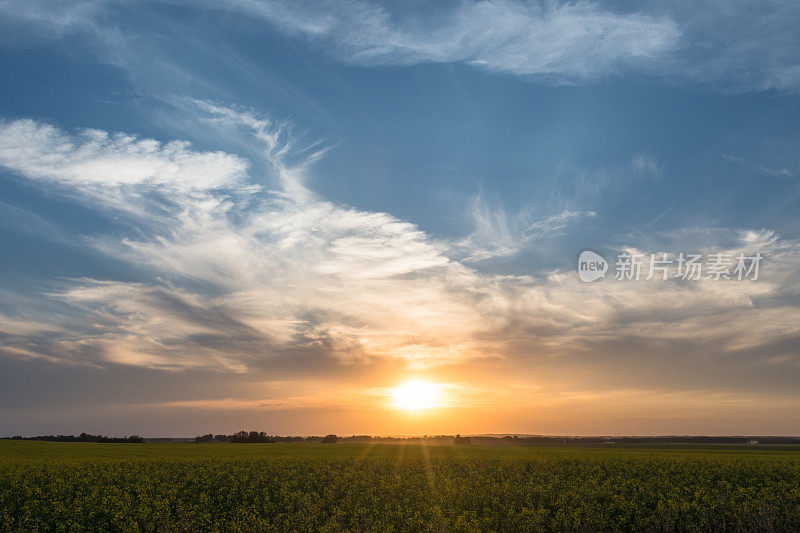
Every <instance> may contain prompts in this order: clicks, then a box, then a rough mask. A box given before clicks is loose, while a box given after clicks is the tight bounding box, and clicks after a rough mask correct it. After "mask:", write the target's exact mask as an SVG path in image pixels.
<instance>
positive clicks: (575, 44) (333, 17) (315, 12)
mask: <svg viewBox="0 0 800 533" xmlns="http://www.w3.org/2000/svg"><path fill="white" fill-rule="evenodd" d="M228 8H229V9H233V10H239V11H241V12H244V13H247V14H248V15H255V16H258V17H261V18H263V19H264V20H267V21H269V22H270V23H272V24H273V25H274V27H275V28H277V29H278V30H280V31H284V32H288V33H294V34H300V35H304V36H305V37H308V38H310V39H313V40H323V41H325V42H327V43H329V44H330V45H332V47H328V48H329V50H330V51H331V53H333V54H334V55H335V56H337V57H338V58H340V59H342V60H344V61H347V62H351V63H357V64H363V65H385V64H402V65H410V64H415V63H424V62H461V63H467V64H470V65H474V66H478V67H480V68H485V69H488V70H491V71H497V72H509V73H514V74H519V75H525V76H534V77H541V78H552V79H555V80H557V81H569V80H577V79H583V78H595V77H598V76H600V77H604V76H607V75H609V74H611V73H614V72H615V71H616V70H618V69H624V68H626V67H629V66H633V65H645V64H647V63H648V62H649V61H651V60H653V59H655V58H659V57H661V56H663V55H664V54H666V53H668V52H669V51H671V50H672V49H673V48H674V47H675V45H676V42H677V40H678V38H679V36H680V32H679V30H678V28H677V26H676V25H675V24H674V23H673V22H672V21H671V20H669V19H668V18H665V17H653V16H648V15H644V14H640V13H629V14H619V13H614V12H611V11H609V10H606V9H603V8H602V7H600V6H599V5H598V4H596V3H592V2H576V3H559V2H528V3H526V2H514V1H509V0H491V1H481V2H461V3H458V4H457V5H456V7H455V8H454V9H452V10H445V12H444V13H426V14H424V15H419V16H418V17H417V16H410V15H406V16H404V17H399V16H398V17H392V16H391V15H390V14H389V12H388V11H387V10H385V9H384V8H382V7H380V6H378V5H376V4H371V3H367V2H358V1H349V2H341V3H334V2H331V3H322V4H320V3H304V2H291V3H288V2H287V3H284V2H253V1H249V0H246V1H234V2H230V3H229V4H228Z"/></svg>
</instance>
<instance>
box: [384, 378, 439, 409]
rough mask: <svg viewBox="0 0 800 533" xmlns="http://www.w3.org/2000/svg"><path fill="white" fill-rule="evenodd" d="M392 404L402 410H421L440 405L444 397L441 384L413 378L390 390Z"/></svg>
mask: <svg viewBox="0 0 800 533" xmlns="http://www.w3.org/2000/svg"><path fill="white" fill-rule="evenodd" d="M391 395H392V405H393V406H394V407H395V408H397V409H402V410H404V411H422V410H425V409H433V408H436V407H440V406H441V405H442V401H443V399H444V393H443V391H442V386H441V385H439V384H437V383H429V382H427V381H421V380H418V379H413V380H409V381H406V382H405V383H402V384H400V385H398V386H397V387H395V388H393V389H392V390H391Z"/></svg>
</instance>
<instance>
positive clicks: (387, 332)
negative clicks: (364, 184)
mask: <svg viewBox="0 0 800 533" xmlns="http://www.w3.org/2000/svg"><path fill="white" fill-rule="evenodd" d="M195 104H196V106H197V108H198V109H199V110H200V112H201V113H205V115H206V117H207V119H208V120H209V121H210V122H208V123H209V124H213V126H214V127H216V128H222V129H225V128H243V129H244V130H245V131H249V132H251V134H252V135H253V136H254V138H255V139H258V142H260V143H261V145H262V146H263V154H262V155H263V158H264V160H265V161H266V162H267V163H269V165H270V166H271V167H272V168H273V170H274V172H275V182H274V186H275V187H274V188H271V187H270V186H269V185H268V184H263V185H258V186H256V184H255V182H256V181H257V179H256V178H255V177H254V176H252V175H251V170H248V169H249V168H251V167H249V166H248V165H247V163H246V161H244V160H242V159H241V158H239V157H237V156H233V155H231V154H225V153H221V152H198V151H195V150H194V149H192V148H191V147H190V146H188V145H186V144H185V143H177V144H174V145H170V144H163V143H160V142H156V141H152V140H147V139H139V138H136V137H133V136H129V135H120V134H111V133H99V132H91V133H89V134H87V133H86V132H78V133H68V132H64V131H61V130H58V129H57V128H55V127H53V126H49V125H46V124H42V123H38V122H34V121H28V120H23V121H14V122H6V123H3V128H2V129H0V154H2V164H3V166H5V167H6V168H8V169H11V170H12V171H13V172H15V173H16V174H18V175H19V176H21V177H23V178H26V179H29V180H31V181H32V182H34V183H42V184H48V185H52V184H57V185H58V187H59V188H60V189H61V190H63V191H64V193H65V194H69V195H71V196H73V197H75V198H77V199H78V200H79V201H82V202H84V204H85V205H86V206H87V207H89V208H91V209H96V210H100V211H110V212H125V210H127V209H128V208H127V207H126V206H128V205H129V204H135V205H137V209H138V212H137V217H136V221H135V225H136V227H137V231H136V232H132V233H130V234H125V235H120V234H116V233H113V232H108V233H104V234H103V233H101V234H95V235H90V236H84V238H85V242H86V243H87V245H88V246H90V247H91V248H92V249H93V250H94V251H99V252H101V253H103V254H105V255H106V256H108V257H110V258H113V259H114V260H115V261H116V262H118V263H119V264H125V265H131V266H135V267H136V268H137V269H139V270H140V271H142V272H143V274H142V278H143V279H142V280H141V281H135V282H134V281H129V280H122V279H114V278H110V279H70V280H59V281H57V282H53V283H52V284H51V288H50V290H49V291H48V292H47V293H46V294H42V295H39V296H38V297H39V298H40V299H41V301H46V302H48V303H47V305H39V303H40V302H35V301H34V300H35V299H36V298H37V296H35V295H31V294H28V295H27V297H26V298H27V299H18V300H16V303H14V302H15V300H14V299H13V298H9V299H6V300H5V308H4V309H3V315H4V317H5V318H7V321H6V322H7V325H6V326H5V327H3V328H0V337H2V341H3V348H2V351H3V353H4V354H5V356H7V357H14V358H33V357H39V358H43V359H46V360H49V361H53V362H68V363H72V364H91V365H99V366H103V365H120V364H122V365H128V366H133V367H145V368H151V369H167V370H187V369H214V370H220V371H226V372H244V371H248V370H254V369H259V368H263V367H265V365H276V364H278V365H280V364H284V363H285V362H286V361H290V360H296V359H309V358H310V359H312V360H317V361H321V360H329V361H331V360H332V361H338V363H339V364H345V365H354V364H363V363H368V362H371V361H386V360H391V361H399V362H402V363H403V364H408V365H411V366H425V367H432V366H437V365H458V364H463V363H464V362H465V361H467V360H472V359H474V358H494V359H496V360H505V361H507V362H515V363H513V364H525V362H526V361H536V360H539V361H545V360H549V359H554V358H555V359H558V358H568V359H569V360H571V361H576V360H578V361H582V362H583V363H584V364H587V365H591V364H593V363H592V361H595V360H604V361H608V364H609V365H611V367H615V364H616V363H614V360H615V359H617V358H620V357H630V355H629V352H631V351H637V350H638V351H640V353H639V355H640V356H642V357H646V358H647V360H648V361H650V363H651V364H652V365H654V367H659V365H661V366H663V367H664V376H669V375H672V376H673V379H674V380H675V381H674V383H680V382H681V379H684V380H685V379H687V377H686V376H682V377H681V376H675V375H674V374H670V373H669V372H673V371H674V368H673V367H674V365H673V367H670V364H672V363H671V361H673V359H674V358H676V357H680V358H681V360H682V364H683V365H684V366H685V367H692V365H707V364H709V363H708V361H709V358H711V359H716V360H719V361H727V362H729V363H730V364H731V365H732V368H733V369H734V370H731V371H730V372H733V373H734V374H736V373H738V374H739V375H741V377H742V379H744V378H745V377H746V376H750V377H752V375H753V373H755V374H757V373H758V372H771V370H769V369H770V368H773V367H774V366H775V365H778V366H780V367H781V368H783V369H784V370H785V373H786V375H793V373H794V372H796V371H797V368H798V366H797V365H798V361H797V357H798V355H797V353H796V350H794V349H793V348H792V346H793V345H792V343H791V342H790V339H792V338H794V337H793V336H798V335H800V330H798V328H797V324H800V311H798V309H799V308H798V306H797V301H798V298H800V290H799V289H798V287H799V286H800V273H798V271H797V268H796V266H793V265H796V264H798V258H800V244H798V243H797V242H794V241H786V240H782V239H780V238H778V237H777V236H775V235H774V234H772V233H771V232H768V231H745V232H738V233H737V232H733V231H730V230H719V231H717V230H706V231H705V232H704V234H703V235H704V240H705V242H706V243H707V244H708V246H707V249H706V250H705V251H706V252H707V253H711V252H715V251H725V252H726V253H736V252H737V251H738V250H741V251H744V252H746V253H748V254H752V253H756V252H761V253H763V254H764V255H765V256H766V257H768V258H769V259H768V261H769V262H768V265H769V270H768V271H767V272H765V274H764V276H763V277H762V279H761V280H759V281H758V282H751V283H746V282H741V283H740V282H714V281H700V282H696V283H680V282H678V281H666V282H664V281H640V282H614V281H607V282H601V283H597V284H583V283H581V282H580V281H579V280H578V278H577V276H576V274H575V273H574V272H573V271H572V269H571V267H570V268H557V269H555V270H553V269H550V270H548V271H544V272H538V271H532V272H531V273H530V274H529V275H495V274H487V273H483V272H481V271H480V270H479V269H476V268H475V267H474V265H472V264H471V263H470V262H468V261H466V260H465V259H463V258H464V257H467V258H470V257H471V258H472V260H475V259H479V258H480V257H479V256H480V254H481V253H486V254H489V255H497V254H499V253H507V254H513V253H515V252H516V251H518V250H520V249H523V248H525V247H526V246H528V245H529V244H530V243H532V242H535V241H536V239H539V238H543V237H546V236H548V235H557V234H559V233H560V232H563V231H567V230H568V228H569V224H573V223H575V222H576V221H578V220H585V219H588V218H591V217H592V216H593V215H592V213H590V212H578V211H570V210H561V211H558V212H555V213H552V214H550V215H543V216H539V217H528V216H525V217H522V218H520V219H519V220H518V221H516V222H513V223H510V222H508V217H507V215H505V214H502V215H497V214H492V211H491V210H489V211H485V207H481V206H480V205H478V204H476V207H475V209H477V211H476V212H477V214H478V215H479V216H478V219H479V221H480V218H481V217H483V218H484V219H486V220H484V222H483V224H484V227H482V228H479V229H478V230H476V232H475V233H473V234H472V235H471V236H469V237H467V238H465V239H458V240H455V241H452V242H451V241H446V240H442V239H436V238H434V237H433V236H431V235H429V234H427V233H426V232H424V231H422V230H421V229H419V228H418V227H417V226H415V225H414V224H412V223H410V222H407V221H404V220H401V219H398V218H397V217H394V216H392V215H391V214H388V213H381V212H371V211H364V210H359V209H355V208H351V207H347V206H341V205H337V204H335V203H333V202H330V201H328V200H326V199H324V198H321V197H320V196H319V195H317V194H314V193H313V192H312V191H310V190H309V189H308V187H307V186H306V179H305V178H306V176H307V173H309V172H313V168H312V167H311V166H309V165H310V164H311V162H313V161H314V160H315V158H317V157H318V156H317V155H315V154H317V152H313V151H312V152H310V155H309V156H308V157H307V158H302V157H301V158H299V159H298V160H297V162H296V163H292V161H293V158H292V157H291V156H292V155H293V153H294V145H293V141H292V139H291V136H288V137H286V136H283V137H282V136H281V135H280V134H279V129H280V128H279V126H277V124H276V123H275V122H273V121H270V120H269V119H266V118H264V117H259V116H258V115H257V114H256V113H254V112H252V111H250V110H243V109H238V108H234V107H226V106H222V105H219V104H214V103H210V102H195ZM20 139H25V142H24V143H23V142H22V141H21V140H20ZM277 139H282V140H280V141H278V140H277ZM23 147H24V148H25V149H24V150H23V151H20V150H19V149H20V148H23ZM176 154H177V155H176ZM294 155H296V154H294ZM198 161H210V164H209V165H208V166H205V167H203V168H202V172H205V173H207V174H208V173H213V175H201V176H199V177H198V179H197V180H196V181H192V172H190V170H191V171H193V169H196V168H197V164H198ZM631 165H632V167H635V168H633V171H637V169H638V170H639V171H644V172H653V171H654V169H656V170H657V169H658V164H657V163H655V162H654V161H653V160H651V159H648V158H647V157H645V156H641V157H638V158H637V157H634V159H633V160H632V163H631ZM62 169H63V172H62ZM155 174H158V176H155V177H154V175H155ZM168 177H169V178H171V179H167V178H168ZM109 191H111V193H109ZM104 192H105V193H106V194H103V193H104ZM164 198H168V199H169V201H168V202H165V200H164ZM245 205H246V206H247V208H246V209H245V208H244V207H243V206H245ZM132 223H134V222H132ZM695 233H696V232H694V233H693V232H691V231H690V232H688V233H687V234H686V235H683V236H680V235H676V236H671V237H670V236H668V235H660V236H655V237H654V239H655V240H654V241H652V242H639V244H638V246H639V249H641V251H643V252H648V251H661V250H662V249H663V250H664V251H677V249H676V248H674V246H678V245H679V243H684V244H685V243H697V242H700V241H699V240H698V236H697V235H696V234H695ZM498 236H500V237H502V238H501V239H499V241H498V242H499V243H500V244H503V243H505V244H503V246H502V247H501V248H496V247H495V248H492V247H491V245H492V244H493V239H497V237H498ZM504 239H505V240H504ZM668 245H669V246H673V247H672V248H669V249H664V247H665V246H668ZM655 247H658V248H659V249H658V250H656V248H655ZM506 248H507V249H508V250H507V251H506ZM630 248H631V249H635V248H636V246H630ZM648 248H652V249H648ZM465 251H466V253H465ZM470 254H471V255H470ZM645 269H646V266H645ZM42 324H45V325H47V327H46V328H43V327H40V326H41V325H42ZM700 325H702V327H700ZM676 346H677V347H680V348H679V351H678V352H676V348H675V347H676ZM654 354H657V355H658V357H655V355H654ZM687 354H691V356H692V359H690V360H688V361H687V360H686V357H687ZM598 356H600V357H599V359H598ZM718 358H721V359H718ZM719 364H728V363H719ZM670 368H672V369H673V370H669V369H670ZM765 368H766V369H767V370H764V369H765ZM754 369H756V370H754ZM758 369H761V370H758ZM664 379H666V378H664ZM660 386H666V384H665V383H661V384H660ZM692 386H697V384H692ZM722 386H723V385H722V384H714V385H709V387H712V388H713V387H722Z"/></svg>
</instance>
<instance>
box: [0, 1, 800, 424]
mask: <svg viewBox="0 0 800 533" xmlns="http://www.w3.org/2000/svg"><path fill="white" fill-rule="evenodd" d="M0 14H2V17H0V20H1V22H0V30H2V31H0V60H1V63H0V64H2V72H3V76H2V82H1V83H0V244H2V246H3V249H4V250H6V251H7V253H5V254H2V255H0V368H2V372H0V376H2V377H0V383H2V387H0V391H1V392H0V399H1V400H2V401H0V411H2V412H3V416H2V420H3V422H0V432H6V433H15V432H17V433H18V432H23V433H24V432H33V433H35V432H59V431H61V432H63V431H67V432H74V431H84V430H86V431H94V432H111V433H115V432H116V433H124V432H130V433H133V432H138V433H144V434H150V435H153V434H169V433H173V434H180V435H183V434H194V433H204V432H207V431H214V432H219V431H235V430H238V429H241V427H245V426H247V427H257V428H258V429H262V428H263V429H265V430H268V431H272V432H276V433H314V432H317V433H326V432H337V433H347V432H353V433H364V432H367V433H370V432H374V433H403V432H407V433H425V432H435V431H436V432H438V431H441V432H446V431H453V432H461V433H466V432H470V431H471V432H489V431H495V432H503V431H508V432H518V433H519V432H529V433H559V434H564V433H571V434H579V433H582V434H590V433H604V434H611V433H637V434H641V433H661V434H663V433H784V434H785V433H796V432H797V430H796V428H797V427H798V426H797V424H798V422H800V419H798V417H797V414H796V413H797V412H800V411H798V409H797V407H800V396H798V391H797V387H796V383H797V380H798V378H800V359H798V356H799V355H800V354H798V351H797V346H798V342H797V341H798V339H800V330H799V329H798V326H797V324H800V321H798V319H800V308H798V301H799V300H798V296H800V272H798V267H797V265H798V262H797V261H798V258H799V257H800V217H798V215H797V213H798V212H799V209H798V208H800V194H798V193H799V192H800V181H799V180H800V161H799V160H798V155H797V154H798V146H800V131H798V127H797V124H799V123H800V98H798V90H800V56H799V55H798V52H797V50H800V34H798V32H797V31H796V27H797V23H798V22H800V7H798V6H797V5H796V4H794V3H792V2H780V1H775V2H763V3H751V4H736V5H731V4H729V3H726V2H713V1H707V2H675V3H670V4H669V5H664V4H662V3H656V2H643V3H637V4H633V3H629V2H576V3H570V2H567V3H563V2H555V1H553V2H515V1H484V2H444V3H423V2H399V3H391V4H379V3H372V2H355V1H353V2H270V1H258V0H236V1H232V2H228V3H225V4H217V3H214V2H210V1H209V2H194V3H183V2H178V1H164V2H156V1H153V2H117V1H111V0H108V1H101V0H97V1H86V2H68V3H65V2H48V1H33V2H15V1H8V0H5V1H1V2H0ZM585 249H591V250H595V251H598V252H600V253H602V254H604V255H605V256H606V257H607V258H609V259H610V260H611V261H612V263H613V257H614V256H615V255H616V254H618V253H620V252H621V251H623V250H629V251H638V252H641V253H644V254H645V255H646V254H649V253H655V252H668V253H671V254H677V253H679V252H698V253H703V254H711V253H715V252H720V253H721V252H725V253H732V254H734V253H737V252H740V251H741V252H745V253H747V254H755V253H762V254H763V255H764V256H765V259H764V264H763V271H762V276H761V278H760V279H759V280H758V281H754V282H735V281H731V282H716V281H713V280H709V281H705V280H704V281H702V282H698V283H681V282H679V281H677V280H671V281H668V282H663V283H658V282H650V281H640V282H634V281H630V282H624V281H616V280H614V279H611V276H609V279H605V280H603V281H602V282H600V283H596V284H582V283H581V282H580V281H579V280H578V278H577V275H576V273H575V262H576V259H577V256H578V254H579V253H580V252H581V251H582V250H585ZM612 266H613V265H612ZM407 378H420V379H427V380H431V381H435V382H437V383H441V384H442V387H444V388H445V389H446V390H447V391H448V398H450V400H449V404H448V407H447V408H446V409H441V410H440V412H439V413H438V414H436V413H431V414H429V415H426V417H422V418H408V417H405V418H404V416H403V415H402V414H398V413H391V412H390V413H388V414H387V412H386V408H385V406H384V403H382V402H383V398H384V397H385V396H386V395H387V391H389V390H391V388H392V387H393V386H395V385H396V384H397V383H399V382H402V381H403V380H404V379H407ZM478 398H480V400H478ZM687 411H691V415H687V414H686V413H687ZM532 412H535V413H536V414H535V415H532V414H531V413H532Z"/></svg>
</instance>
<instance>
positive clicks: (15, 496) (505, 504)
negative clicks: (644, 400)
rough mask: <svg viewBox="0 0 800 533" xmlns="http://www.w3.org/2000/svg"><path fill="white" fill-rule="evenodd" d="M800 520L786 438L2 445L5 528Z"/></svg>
mask: <svg viewBox="0 0 800 533" xmlns="http://www.w3.org/2000/svg"><path fill="white" fill-rule="evenodd" d="M37 529H38V530H48V531H49V530H67V531H81V530H95V531H99V530H125V531H136V530H146V531H153V530H174V531H270V530H319V531H340V530H360V531H373V530H374V531H388V530H394V531H409V530H412V531H424V530H436V531H444V530H448V531H472V530H514V531H521V530H526V531H529V530H542V531H548V530H582V531H586V530H623V531H634V530H635V531H638V530H657V531H664V530H679V531H701V530H703V531H708V530H720V531H723V530H724V531H736V530H756V531H770V530H799V529H800V451H796V449H794V450H793V449H790V448H780V447H775V448H772V449H759V448H758V447H749V448H744V447H739V448H736V447H724V446H718V447H702V446H698V447H688V446H687V447H683V448H680V449H669V448H664V447H661V448H657V449H656V448H614V447H594V448H592V447H577V446H563V447H536V446H530V447H518V446H447V445H425V444H420V443H409V444H352V443H348V444H318V443H298V444H286V443H278V444H194V443H166V444H154V443H146V444H92V443H53V442H31V441H28V442H21V441H0V530H2V531H17V530H23V531H25V530H37Z"/></svg>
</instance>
